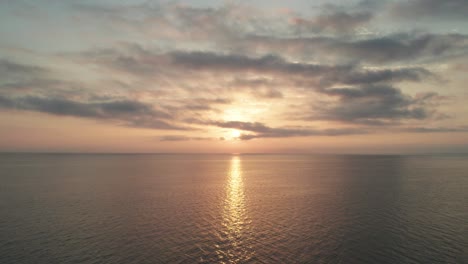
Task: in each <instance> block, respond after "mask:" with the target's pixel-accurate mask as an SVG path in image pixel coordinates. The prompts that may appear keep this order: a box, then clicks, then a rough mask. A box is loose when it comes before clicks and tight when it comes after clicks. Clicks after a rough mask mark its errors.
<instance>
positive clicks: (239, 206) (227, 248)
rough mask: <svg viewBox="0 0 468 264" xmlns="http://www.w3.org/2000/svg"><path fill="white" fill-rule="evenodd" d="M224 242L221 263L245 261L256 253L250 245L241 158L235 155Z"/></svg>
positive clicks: (226, 201)
mask: <svg viewBox="0 0 468 264" xmlns="http://www.w3.org/2000/svg"><path fill="white" fill-rule="evenodd" d="M222 227H223V243H222V244H221V245H220V246H219V248H218V252H217V255H218V258H219V260H220V262H221V263H245V262H246V261H248V260H250V259H251V258H252V256H253V254H254V251H253V250H252V248H251V246H250V242H251V241H250V240H251V239H249V238H250V230H249V229H250V221H249V218H248V216H247V213H246V209H245V196H244V181H243V177H242V168H241V159H240V158H239V156H234V157H232V159H231V165H230V170H229V175H228V181H227V184H226V198H225V200H224V208H223V226H222Z"/></svg>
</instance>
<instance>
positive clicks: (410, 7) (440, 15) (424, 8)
mask: <svg viewBox="0 0 468 264" xmlns="http://www.w3.org/2000/svg"><path fill="white" fill-rule="evenodd" d="M390 12H391V14H392V15H395V16H398V17H400V18H407V19H414V18H415V17H428V18H432V19H453V20H464V21H466V19H467V17H468V2H467V1H466V0H445V1H439V0H411V1H401V0H400V1H396V2H394V3H393V4H392V5H390Z"/></svg>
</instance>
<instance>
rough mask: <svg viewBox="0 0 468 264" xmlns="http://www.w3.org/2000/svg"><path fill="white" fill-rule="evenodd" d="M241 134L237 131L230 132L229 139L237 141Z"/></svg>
mask: <svg viewBox="0 0 468 264" xmlns="http://www.w3.org/2000/svg"><path fill="white" fill-rule="evenodd" d="M240 136H241V132H240V131H239V130H237V129H234V130H231V139H239V137H240Z"/></svg>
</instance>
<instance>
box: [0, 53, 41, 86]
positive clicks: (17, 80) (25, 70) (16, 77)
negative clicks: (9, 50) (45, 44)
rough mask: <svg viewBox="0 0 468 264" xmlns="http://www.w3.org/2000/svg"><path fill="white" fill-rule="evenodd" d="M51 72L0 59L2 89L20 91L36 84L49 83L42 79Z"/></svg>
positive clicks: (38, 67)
mask: <svg viewBox="0 0 468 264" xmlns="http://www.w3.org/2000/svg"><path fill="white" fill-rule="evenodd" d="M48 72H49V71H48V70H47V69H46V68H43V67H40V66H35V65H26V64H21V63H17V62H13V61H10V60H6V59H0V88H6V89H20V88H23V87H29V86H30V85H32V84H34V83H36V82H41V83H44V82H47V81H48V80H44V79H42V78H41V77H42V76H44V75H46V74H47V73H48Z"/></svg>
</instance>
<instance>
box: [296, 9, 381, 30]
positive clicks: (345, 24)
mask: <svg viewBox="0 0 468 264" xmlns="http://www.w3.org/2000/svg"><path fill="white" fill-rule="evenodd" d="M372 17H373V14H372V13H371V12H368V11H362V12H352V13H350V12H344V11H338V12H331V13H328V14H322V15H319V16H317V17H314V18H312V19H304V18H294V19H293V20H292V21H293V24H294V27H295V31H296V32H297V33H298V34H299V35H300V34H303V33H310V32H312V33H327V32H331V33H350V32H353V31H354V30H355V29H356V28H357V27H359V26H362V25H365V24H366V23H368V22H369V21H370V20H371V19H372Z"/></svg>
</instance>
